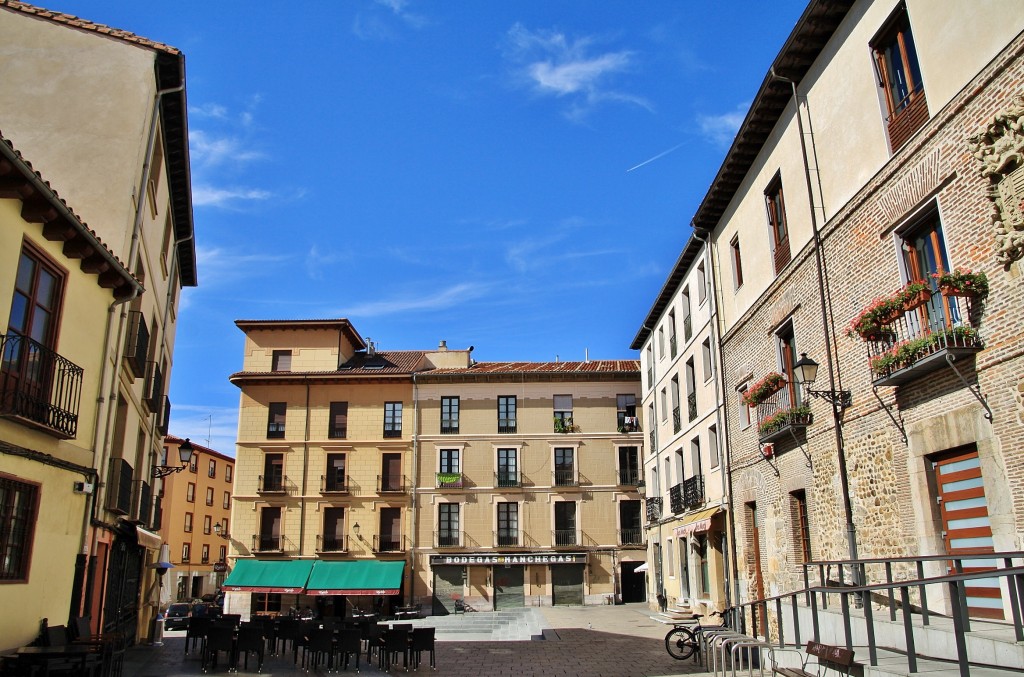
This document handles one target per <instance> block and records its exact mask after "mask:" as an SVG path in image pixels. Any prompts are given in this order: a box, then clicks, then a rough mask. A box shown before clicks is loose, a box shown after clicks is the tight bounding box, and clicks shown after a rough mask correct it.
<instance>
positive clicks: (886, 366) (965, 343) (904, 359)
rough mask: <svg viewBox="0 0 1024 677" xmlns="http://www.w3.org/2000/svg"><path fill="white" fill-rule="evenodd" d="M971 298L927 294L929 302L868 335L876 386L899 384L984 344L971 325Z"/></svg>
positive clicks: (974, 307)
mask: <svg viewBox="0 0 1024 677" xmlns="http://www.w3.org/2000/svg"><path fill="white" fill-rule="evenodd" d="M979 310H980V307H979V305H978V302H977V301H976V300H975V299H972V298H967V297H959V296H943V295H941V294H932V296H931V298H930V299H929V301H928V302H927V303H926V304H924V305H922V306H920V307H918V308H915V309H913V310H910V311H908V312H906V313H904V314H903V315H902V316H901V317H898V318H896V319H895V320H894V321H892V322H891V323H889V324H888V325H887V326H886V327H884V328H883V329H881V330H880V331H879V332H878V333H877V334H876V335H874V337H873V339H874V340H867V341H865V344H866V345H867V350H868V367H869V368H870V369H871V375H872V379H873V384H874V385H875V386H899V385H904V384H906V383H909V382H910V381H914V380H917V379H919V378H921V377H922V376H925V375H927V374H930V373H932V372H934V371H936V370H938V369H942V368H945V367H946V366H947V365H948V364H949V363H950V362H952V361H955V360H959V359H960V358H963V357H968V356H970V355H973V354H974V353H977V352H978V351H979V350H982V349H983V348H984V347H985V342H984V340H983V339H982V337H981V335H980V333H979V332H978V330H977V328H976V324H977V323H976V319H975V318H976V316H977V314H978V311H979Z"/></svg>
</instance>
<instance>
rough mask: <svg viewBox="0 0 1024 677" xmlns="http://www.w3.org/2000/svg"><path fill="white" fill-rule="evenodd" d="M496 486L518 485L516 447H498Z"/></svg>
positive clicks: (517, 455) (517, 453)
mask: <svg viewBox="0 0 1024 677" xmlns="http://www.w3.org/2000/svg"><path fill="white" fill-rule="evenodd" d="M498 486H499V487H518V486H519V450H518V449H498Z"/></svg>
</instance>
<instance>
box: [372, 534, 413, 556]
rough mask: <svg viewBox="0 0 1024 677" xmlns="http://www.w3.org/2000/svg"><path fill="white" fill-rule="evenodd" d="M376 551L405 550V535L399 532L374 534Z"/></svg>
mask: <svg viewBox="0 0 1024 677" xmlns="http://www.w3.org/2000/svg"><path fill="white" fill-rule="evenodd" d="M372 547H373V551H374V552H405V550H406V547H405V536H400V535H398V534H374V536H373V546H372Z"/></svg>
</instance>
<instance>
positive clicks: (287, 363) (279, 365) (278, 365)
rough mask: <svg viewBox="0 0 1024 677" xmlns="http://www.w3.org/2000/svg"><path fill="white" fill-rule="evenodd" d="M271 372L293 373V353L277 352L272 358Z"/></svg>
mask: <svg viewBox="0 0 1024 677" xmlns="http://www.w3.org/2000/svg"><path fill="white" fill-rule="evenodd" d="M270 370H271V371H291V370H292V351H290V350H275V351H274V352H273V355H272V357H271V358H270Z"/></svg>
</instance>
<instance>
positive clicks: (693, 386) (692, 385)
mask: <svg viewBox="0 0 1024 677" xmlns="http://www.w3.org/2000/svg"><path fill="white" fill-rule="evenodd" d="M686 413H687V415H688V417H689V418H688V420H690V421H693V420H695V419H696V418H697V371H696V369H694V366H693V358H692V357H691V358H690V359H688V360H687V361H686Z"/></svg>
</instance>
